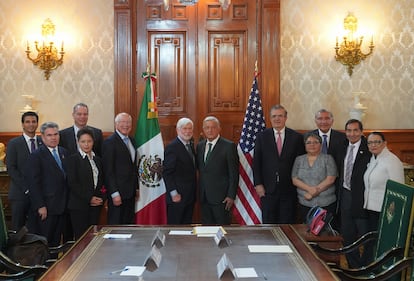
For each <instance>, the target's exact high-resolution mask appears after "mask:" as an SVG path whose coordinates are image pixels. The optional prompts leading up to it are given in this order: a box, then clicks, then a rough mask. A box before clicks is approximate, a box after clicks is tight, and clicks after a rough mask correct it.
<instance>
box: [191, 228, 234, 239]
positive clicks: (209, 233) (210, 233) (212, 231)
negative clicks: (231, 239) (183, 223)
mask: <svg viewBox="0 0 414 281" xmlns="http://www.w3.org/2000/svg"><path fill="white" fill-rule="evenodd" d="M219 229H221V231H222V232H223V233H224V234H227V232H226V231H225V230H224V228H223V227H222V226H195V227H194V228H193V233H194V234H196V235H197V236H198V237H214V236H215V235H216V233H217V231H218V230H219Z"/></svg>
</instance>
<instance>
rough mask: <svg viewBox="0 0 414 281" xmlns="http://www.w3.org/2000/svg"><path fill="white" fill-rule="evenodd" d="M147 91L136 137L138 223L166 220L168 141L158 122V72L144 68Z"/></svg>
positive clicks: (143, 75) (155, 222)
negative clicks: (164, 167)
mask: <svg viewBox="0 0 414 281" xmlns="http://www.w3.org/2000/svg"><path fill="white" fill-rule="evenodd" d="M141 77H142V78H144V79H145V92H144V97H143V99H142V104H141V109H140V112H139V116H138V121H137V126H136V131H135V141H136V143H137V147H138V148H137V151H138V174H139V193H140V194H139V200H138V201H137V203H136V205H135V222H136V223H137V224H151V225H157V224H166V223H167V211H166V209H167V207H166V202H165V190H166V189H165V184H164V180H163V179H162V162H163V160H164V144H163V141H162V137H161V132H160V126H159V124H158V111H157V104H156V93H155V82H156V81H157V77H156V75H155V73H151V74H150V73H149V72H144V73H142V76H141Z"/></svg>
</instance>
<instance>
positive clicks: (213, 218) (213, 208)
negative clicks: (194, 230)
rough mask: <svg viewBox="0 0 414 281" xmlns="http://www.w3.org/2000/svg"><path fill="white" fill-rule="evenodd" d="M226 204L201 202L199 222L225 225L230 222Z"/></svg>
mask: <svg viewBox="0 0 414 281" xmlns="http://www.w3.org/2000/svg"><path fill="white" fill-rule="evenodd" d="M225 207H226V204H224V203H222V204H209V203H206V202H205V203H201V223H202V224H219V225H226V224H230V223H231V213H230V212H229V211H227V210H226V209H225Z"/></svg>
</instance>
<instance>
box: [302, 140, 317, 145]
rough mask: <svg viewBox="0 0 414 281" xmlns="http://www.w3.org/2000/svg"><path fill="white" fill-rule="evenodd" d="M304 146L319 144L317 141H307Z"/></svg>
mask: <svg viewBox="0 0 414 281" xmlns="http://www.w3.org/2000/svg"><path fill="white" fill-rule="evenodd" d="M305 144H306V145H310V144H320V142H318V141H307V142H305Z"/></svg>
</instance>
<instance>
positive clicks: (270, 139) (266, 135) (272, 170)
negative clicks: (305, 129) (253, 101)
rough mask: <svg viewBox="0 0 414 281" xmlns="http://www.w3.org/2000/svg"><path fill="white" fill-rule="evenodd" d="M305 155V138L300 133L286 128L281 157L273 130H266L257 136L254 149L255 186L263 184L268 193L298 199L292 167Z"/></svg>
mask: <svg viewBox="0 0 414 281" xmlns="http://www.w3.org/2000/svg"><path fill="white" fill-rule="evenodd" d="M304 153H305V147H304V142H303V137H302V135H301V134H299V133H298V132H296V131H294V130H292V129H289V128H285V139H284V142H283V147H282V153H281V155H280V156H279V154H278V152H277V147H276V140H275V135H274V131H273V128H268V129H266V130H264V131H263V132H261V133H260V134H258V135H257V139H256V145H255V148H254V158H253V177H254V185H255V186H256V185H258V184H263V185H264V187H265V190H266V193H270V194H275V195H276V196H277V195H280V194H283V195H288V196H291V197H292V199H294V198H296V187H295V186H294V185H293V183H292V167H293V163H294V162H295V159H296V157H297V156H299V155H302V154H304Z"/></svg>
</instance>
